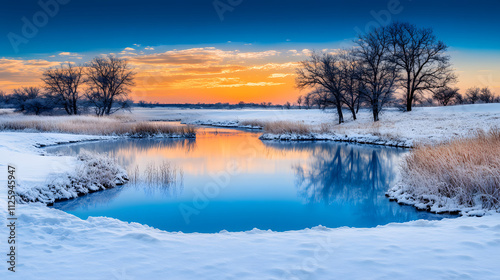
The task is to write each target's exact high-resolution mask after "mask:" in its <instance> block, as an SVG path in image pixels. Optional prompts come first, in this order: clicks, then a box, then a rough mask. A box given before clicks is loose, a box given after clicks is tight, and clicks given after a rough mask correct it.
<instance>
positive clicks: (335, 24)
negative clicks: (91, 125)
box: [0, 0, 500, 56]
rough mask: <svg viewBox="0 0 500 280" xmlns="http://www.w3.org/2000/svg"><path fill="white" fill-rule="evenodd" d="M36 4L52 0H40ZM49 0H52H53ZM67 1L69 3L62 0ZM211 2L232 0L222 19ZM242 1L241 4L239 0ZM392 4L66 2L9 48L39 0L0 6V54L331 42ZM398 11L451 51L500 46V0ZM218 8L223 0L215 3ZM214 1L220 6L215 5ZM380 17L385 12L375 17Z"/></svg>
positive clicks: (404, 6) (364, 0)
mask: <svg viewBox="0 0 500 280" xmlns="http://www.w3.org/2000/svg"><path fill="white" fill-rule="evenodd" d="M41 1H42V2H47V3H48V2H50V1H47V0H41ZM53 1H55V0H53ZM65 1H68V0H65ZM214 2H216V3H224V4H228V5H229V3H235V4H237V5H234V6H232V7H231V9H232V11H229V10H228V11H226V12H224V13H223V20H222V21H221V19H220V17H219V15H218V13H217V11H216V9H215V8H214ZM238 2H241V3H238ZM389 2H391V1H387V0H384V1H373V0H372V1H368V0H354V1H352V0H351V1H344V0H341V1H325V0H307V1H298V0H288V1H276V0H266V1H262V0H220V1H213V0H188V1H152V0H142V1H129V0H121V1H114V0H108V1H106V0H101V1H97V0H89V1H79V0H69V3H67V4H64V5H60V9H59V12H58V13H56V14H55V15H54V16H53V17H50V18H49V20H48V22H47V24H46V25H44V26H42V27H40V28H39V31H38V33H37V34H36V36H34V38H32V39H29V42H28V43H26V44H21V45H20V46H19V52H18V53H15V52H14V50H13V48H12V47H11V44H10V42H9V40H8V38H7V34H8V33H9V32H13V33H16V34H19V35H21V28H22V26H23V22H22V21H21V18H22V17H26V18H27V19H29V20H30V19H31V20H32V17H33V15H34V14H35V13H36V12H38V11H41V10H42V8H41V7H40V5H38V1H37V0H17V1H9V2H7V3H5V1H4V3H2V6H3V7H2V9H1V11H0V18H1V22H2V24H1V25H0V34H2V35H4V36H2V38H3V39H2V40H1V41H0V50H1V51H0V55H1V56H25V55H32V54H37V53H52V52H58V51H71V52H83V51H98V50H111V49H121V48H123V47H124V46H128V45H131V44H134V43H137V44H142V45H151V46H156V45H198V44H200V45H202V44H204V45H206V44H217V43H225V42H227V41H232V42H242V43H253V44H261V45H269V44H276V43H284V42H287V40H288V42H290V43H311V42H315V43H320V42H321V43H325V42H337V41H341V40H344V39H349V38H352V37H354V36H355V34H356V31H355V29H354V28H355V27H359V28H360V29H364V27H365V26H366V24H368V23H369V22H371V21H374V20H375V17H374V16H373V14H374V13H376V14H380V15H383V14H384V12H381V11H382V10H387V5H388V4H389ZM396 2H399V3H400V4H399V5H398V6H399V7H400V9H401V10H402V11H401V12H400V13H398V14H393V15H391V19H393V20H404V21H410V22H413V23H416V24H418V25H421V26H429V27H433V28H434V29H435V31H436V33H437V35H438V36H439V37H440V38H441V39H443V40H444V41H445V42H447V43H448V44H449V45H451V46H453V47H457V48H470V49H498V47H500V36H498V34H499V28H500V17H499V15H498V12H499V10H500V1H493V0H489V1H484V0H477V1H466V0H454V1H427V0H420V1H419V0H411V1H409V0H400V1H396ZM221 5H222V4H221ZM219 6H220V5H219ZM381 17H382V18H384V19H385V16H381Z"/></svg>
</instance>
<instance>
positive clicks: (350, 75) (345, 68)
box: [340, 50, 361, 120]
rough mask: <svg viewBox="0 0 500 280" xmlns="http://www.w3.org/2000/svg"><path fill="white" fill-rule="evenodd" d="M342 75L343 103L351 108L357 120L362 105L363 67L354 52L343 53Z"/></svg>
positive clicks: (341, 60)
mask: <svg viewBox="0 0 500 280" xmlns="http://www.w3.org/2000/svg"><path fill="white" fill-rule="evenodd" d="M340 73H341V75H342V84H343V85H342V90H343V94H342V102H343V103H344V104H345V105H346V106H347V107H348V108H349V110H350V111H351V114H352V118H353V119H354V120H356V113H357V111H358V110H359V105H360V81H359V75H360V73H361V65H360V63H359V62H358V60H357V58H356V56H355V55H354V53H353V51H352V50H351V51H343V52H342V53H341V59H340Z"/></svg>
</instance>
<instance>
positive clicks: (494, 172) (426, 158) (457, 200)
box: [388, 128, 500, 212]
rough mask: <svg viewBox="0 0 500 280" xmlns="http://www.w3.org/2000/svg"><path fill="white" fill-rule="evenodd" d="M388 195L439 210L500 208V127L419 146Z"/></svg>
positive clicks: (409, 157)
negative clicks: (399, 181) (440, 142)
mask: <svg viewBox="0 0 500 280" xmlns="http://www.w3.org/2000/svg"><path fill="white" fill-rule="evenodd" d="M401 171H402V174H401V175H402V177H401V178H402V179H401V184H399V185H398V186H396V187H394V188H392V189H391V190H390V191H389V193H388V195H389V196H390V197H392V198H394V199H396V200H398V201H399V202H402V203H408V204H413V205H415V206H417V207H418V208H422V209H429V210H431V211H435V212H443V211H462V212H463V211H469V210H477V209H480V210H498V209H500V130H499V129H498V128H494V129H491V130H490V131H489V132H484V131H477V132H476V133H474V134H473V135H472V136H471V137H467V138H461V139H456V140H452V141H450V142H448V143H442V144H438V145H435V146H421V147H417V148H416V149H414V150H413V151H411V153H410V154H409V155H408V156H407V157H406V158H405V159H404V161H403V164H402V169H401Z"/></svg>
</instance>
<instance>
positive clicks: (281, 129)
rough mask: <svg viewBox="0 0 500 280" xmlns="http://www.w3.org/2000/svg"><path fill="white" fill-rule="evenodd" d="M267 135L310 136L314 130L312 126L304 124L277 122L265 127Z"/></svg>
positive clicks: (269, 123) (267, 124)
mask: <svg viewBox="0 0 500 280" xmlns="http://www.w3.org/2000/svg"><path fill="white" fill-rule="evenodd" d="M264 132H265V133H273V134H286V133H295V134H302V135H304V134H310V133H311V132H313V128H312V126H310V125H306V124H304V123H302V122H291V121H275V122H268V123H266V124H265V125H264Z"/></svg>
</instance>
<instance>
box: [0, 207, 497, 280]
mask: <svg viewBox="0 0 500 280" xmlns="http://www.w3.org/2000/svg"><path fill="white" fill-rule="evenodd" d="M18 211H19V213H20V216H19V220H18V221H19V229H18V240H19V245H18V246H19V249H18V254H19V267H18V268H17V269H18V271H17V272H16V273H11V272H9V271H7V269H6V267H5V262H2V263H3V264H2V267H1V270H0V278H1V279H120V280H122V279H137V280H138V279H498V278H499V276H500V266H499V265H498V260H499V259H500V217H499V216H498V215H494V216H486V217H482V218H470V217H467V218H458V219H452V220H443V221H424V220H420V221H415V222H409V223H404V224H389V225H387V226H380V227H377V228H370V229H363V228H338V229H327V228H323V227H316V228H313V229H306V230H300V231H289V232H271V231H260V230H253V231H249V232H234V233H228V232H221V233H217V234H196V233H192V234H183V233H169V232H164V231H160V230H156V229H153V228H149V227H147V226H143V225H140V224H135V223H132V224H128V223H124V222H121V221H118V220H115V219H110V218H102V217H98V218H89V219H88V220H81V219H79V218H77V217H75V216H72V215H70V214H67V213H64V212H61V211H59V210H54V209H48V208H46V207H45V206H42V205H23V206H21V207H19V210H18ZM0 213H2V215H5V214H4V212H0ZM0 218H2V219H5V218H4V216H2V217H0ZM0 234H1V236H4V237H5V236H6V235H7V232H6V229H5V227H2V228H1V230H0ZM2 245H3V247H4V248H5V246H6V245H5V242H4V243H3V244H2ZM2 250H3V248H2ZM2 252H3V251H2ZM2 255H3V253H2ZM4 256H5V255H4Z"/></svg>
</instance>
